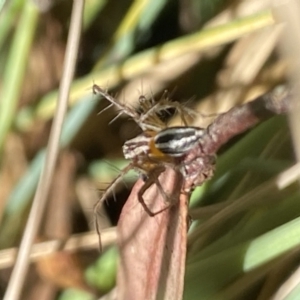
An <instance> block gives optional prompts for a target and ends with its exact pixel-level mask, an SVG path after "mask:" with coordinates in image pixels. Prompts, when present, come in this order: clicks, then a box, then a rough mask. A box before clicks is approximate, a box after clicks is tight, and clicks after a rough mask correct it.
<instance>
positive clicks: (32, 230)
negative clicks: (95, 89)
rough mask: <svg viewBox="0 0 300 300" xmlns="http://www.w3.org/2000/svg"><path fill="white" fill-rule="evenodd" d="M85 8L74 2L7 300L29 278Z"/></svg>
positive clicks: (79, 1)
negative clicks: (55, 100)
mask: <svg viewBox="0 0 300 300" xmlns="http://www.w3.org/2000/svg"><path fill="white" fill-rule="evenodd" d="M83 4H84V1H82V0H76V1H74V5H73V11H72V19H71V25H70V33H69V40H68V45H67V52H66V60H65V65H64V74H63V78H62V84H61V89H60V94H59V101H58V105H57V110H56V116H55V118H54V122H53V126H52V130H51V134H50V139H49V146H48V151H47V155H46V162H45V168H44V171H43V172H42V174H41V177H40V181H39V184H38V187H37V191H36V194H35V197H34V200H33V205H32V209H31V211H30V214H29V219H28V223H27V226H26V229H25V232H24V236H23V239H22V242H21V245H20V252H19V254H18V257H17V260H16V265H15V268H14V270H13V273H12V276H11V278H10V281H9V284H8V288H7V290H6V293H5V297H4V299H5V300H15V299H16V300H17V299H19V298H20V295H21V291H22V288H23V284H24V281H25V278H26V273H27V269H28V266H29V255H30V250H31V246H32V243H33V240H34V238H35V236H36V233H37V230H38V228H39V225H40V222H41V219H42V215H43V211H44V208H45V204H46V200H47V195H48V193H49V189H50V184H51V179H52V176H53V172H54V167H55V163H56V160H57V156H58V149H59V139H60V133H61V129H62V124H63V120H64V116H65V113H66V110H67V103H68V98H69V90H70V85H71V82H72V79H73V74H74V69H75V64H76V59H77V50H78V44H79V37H80V32H81V23H82V11H83Z"/></svg>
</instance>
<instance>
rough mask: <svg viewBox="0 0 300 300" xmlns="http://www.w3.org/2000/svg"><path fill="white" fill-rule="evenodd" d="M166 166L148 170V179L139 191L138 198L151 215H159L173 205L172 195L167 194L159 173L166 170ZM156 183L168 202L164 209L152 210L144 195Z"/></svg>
mask: <svg viewBox="0 0 300 300" xmlns="http://www.w3.org/2000/svg"><path fill="white" fill-rule="evenodd" d="M165 169H166V168H165V167H164V166H163V165H159V166H157V167H155V168H154V169H152V170H151V171H150V172H148V178H147V179H146V181H145V183H144V185H143V186H142V188H141V189H140V190H139V192H138V200H139V202H140V203H141V205H142V206H143V208H144V210H145V211H146V213H147V214H148V215H149V216H150V217H154V216H155V215H158V214H160V213H162V212H163V211H165V210H167V209H169V208H170V207H171V206H172V201H170V196H169V195H168V194H166V192H165V191H164V189H163V187H162V185H161V184H160V182H159V180H158V177H159V175H160V174H161V173H162V172H164V171H165ZM153 184H155V185H156V186H157V188H158V190H159V192H160V194H161V196H162V197H163V198H164V200H165V202H166V203H167V204H166V205H165V207H163V208H162V209H160V210H158V211H155V212H153V211H151V209H150V208H149V207H148V205H147V204H146V202H145V200H144V198H143V195H144V193H145V192H146V191H147V190H148V189H149V188H150V187H151V186H152V185H153Z"/></svg>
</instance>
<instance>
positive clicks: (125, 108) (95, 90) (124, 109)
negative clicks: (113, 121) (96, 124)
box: [93, 84, 139, 120]
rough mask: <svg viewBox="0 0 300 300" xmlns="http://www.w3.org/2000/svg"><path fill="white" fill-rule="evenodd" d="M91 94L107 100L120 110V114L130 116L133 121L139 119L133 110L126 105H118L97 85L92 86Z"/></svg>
mask: <svg viewBox="0 0 300 300" xmlns="http://www.w3.org/2000/svg"><path fill="white" fill-rule="evenodd" d="M93 93H94V94H95V95H98V94H99V95H101V96H102V97H104V98H105V99H107V100H108V101H109V102H110V103H112V104H113V105H115V106H116V107H117V108H118V109H120V110H121V114H122V113H125V114H126V115H128V116H130V117H131V118H133V119H134V120H136V119H138V118H139V114H138V113H137V112H136V111H135V110H134V109H131V108H130V107H128V106H127V105H124V104H121V103H119V102H118V101H117V100H116V99H115V98H114V97H112V96H111V95H110V94H108V93H107V92H106V91H104V90H103V89H101V88H100V86H98V85H97V84H93Z"/></svg>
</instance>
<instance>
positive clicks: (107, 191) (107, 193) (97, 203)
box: [93, 163, 134, 252]
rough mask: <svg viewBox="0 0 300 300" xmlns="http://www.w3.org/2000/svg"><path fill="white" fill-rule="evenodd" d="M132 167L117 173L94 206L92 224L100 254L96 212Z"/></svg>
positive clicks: (130, 165)
mask: <svg viewBox="0 0 300 300" xmlns="http://www.w3.org/2000/svg"><path fill="white" fill-rule="evenodd" d="M133 168H134V167H133V165H132V163H130V164H129V165H127V166H126V167H125V168H124V169H122V170H121V172H120V173H119V175H118V176H117V177H116V178H115V179H114V180H113V181H112V182H111V183H110V185H109V186H108V187H107V189H106V190H105V191H104V193H103V194H102V196H101V198H100V199H99V200H98V201H97V202H96V204H95V205H94V209H93V212H94V222H95V229H96V232H97V234H98V236H99V249H100V252H102V243H101V233H100V227H99V223H98V218H97V214H98V210H99V208H100V207H101V205H102V204H103V202H104V201H105V200H106V199H107V197H108V196H109V195H110V194H111V193H113V191H114V189H115V187H116V186H117V184H118V183H119V182H120V181H121V180H122V178H123V177H124V176H125V175H126V174H127V173H128V172H129V171H130V170H132V169H133Z"/></svg>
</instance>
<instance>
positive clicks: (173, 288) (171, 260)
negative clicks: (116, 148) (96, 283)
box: [117, 168, 188, 300]
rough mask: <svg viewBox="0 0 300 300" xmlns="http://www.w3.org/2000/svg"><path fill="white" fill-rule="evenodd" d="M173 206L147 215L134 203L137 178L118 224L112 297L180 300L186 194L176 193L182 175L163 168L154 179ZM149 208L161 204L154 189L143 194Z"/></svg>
mask: <svg viewBox="0 0 300 300" xmlns="http://www.w3.org/2000/svg"><path fill="white" fill-rule="evenodd" d="M159 181H160V183H161V184H162V186H163V189H164V191H165V192H166V193H167V194H169V195H171V197H172V200H173V201H174V203H173V205H172V206H171V207H170V208H169V209H166V210H165V211H163V212H161V213H159V214H157V215H155V216H154V217H149V215H148V214H147V213H146V212H145V211H144V209H143V208H142V206H141V205H140V203H139V201H138V193H139V191H140V190H141V188H142V186H143V185H144V182H143V181H142V180H139V181H138V182H137V183H136V184H135V186H134V188H133V190H132V192H131V195H130V196H129V198H128V200H127V202H126V204H125V206H124V208H123V211H122V214H121V217H120V221H119V223H118V239H119V246H120V263H119V270H118V277H117V283H118V295H119V298H118V299H149V300H150V299H174V300H176V299H182V293H183V279H184V273H185V257H186V235H187V222H188V219H187V217H188V215H187V202H188V199H187V195H184V194H181V186H182V176H181V175H180V174H179V173H178V172H175V171H174V170H172V169H170V168H168V169H167V170H166V171H165V172H164V173H162V174H161V175H160V177H159ZM144 200H145V202H146V204H147V205H148V206H149V208H150V209H151V210H153V211H158V210H160V209H162V208H164V207H165V206H166V203H165V201H164V198H163V197H162V195H161V194H160V191H159V189H158V187H157V185H153V186H152V187H150V188H149V189H148V190H147V191H146V192H145V194H144Z"/></svg>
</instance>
